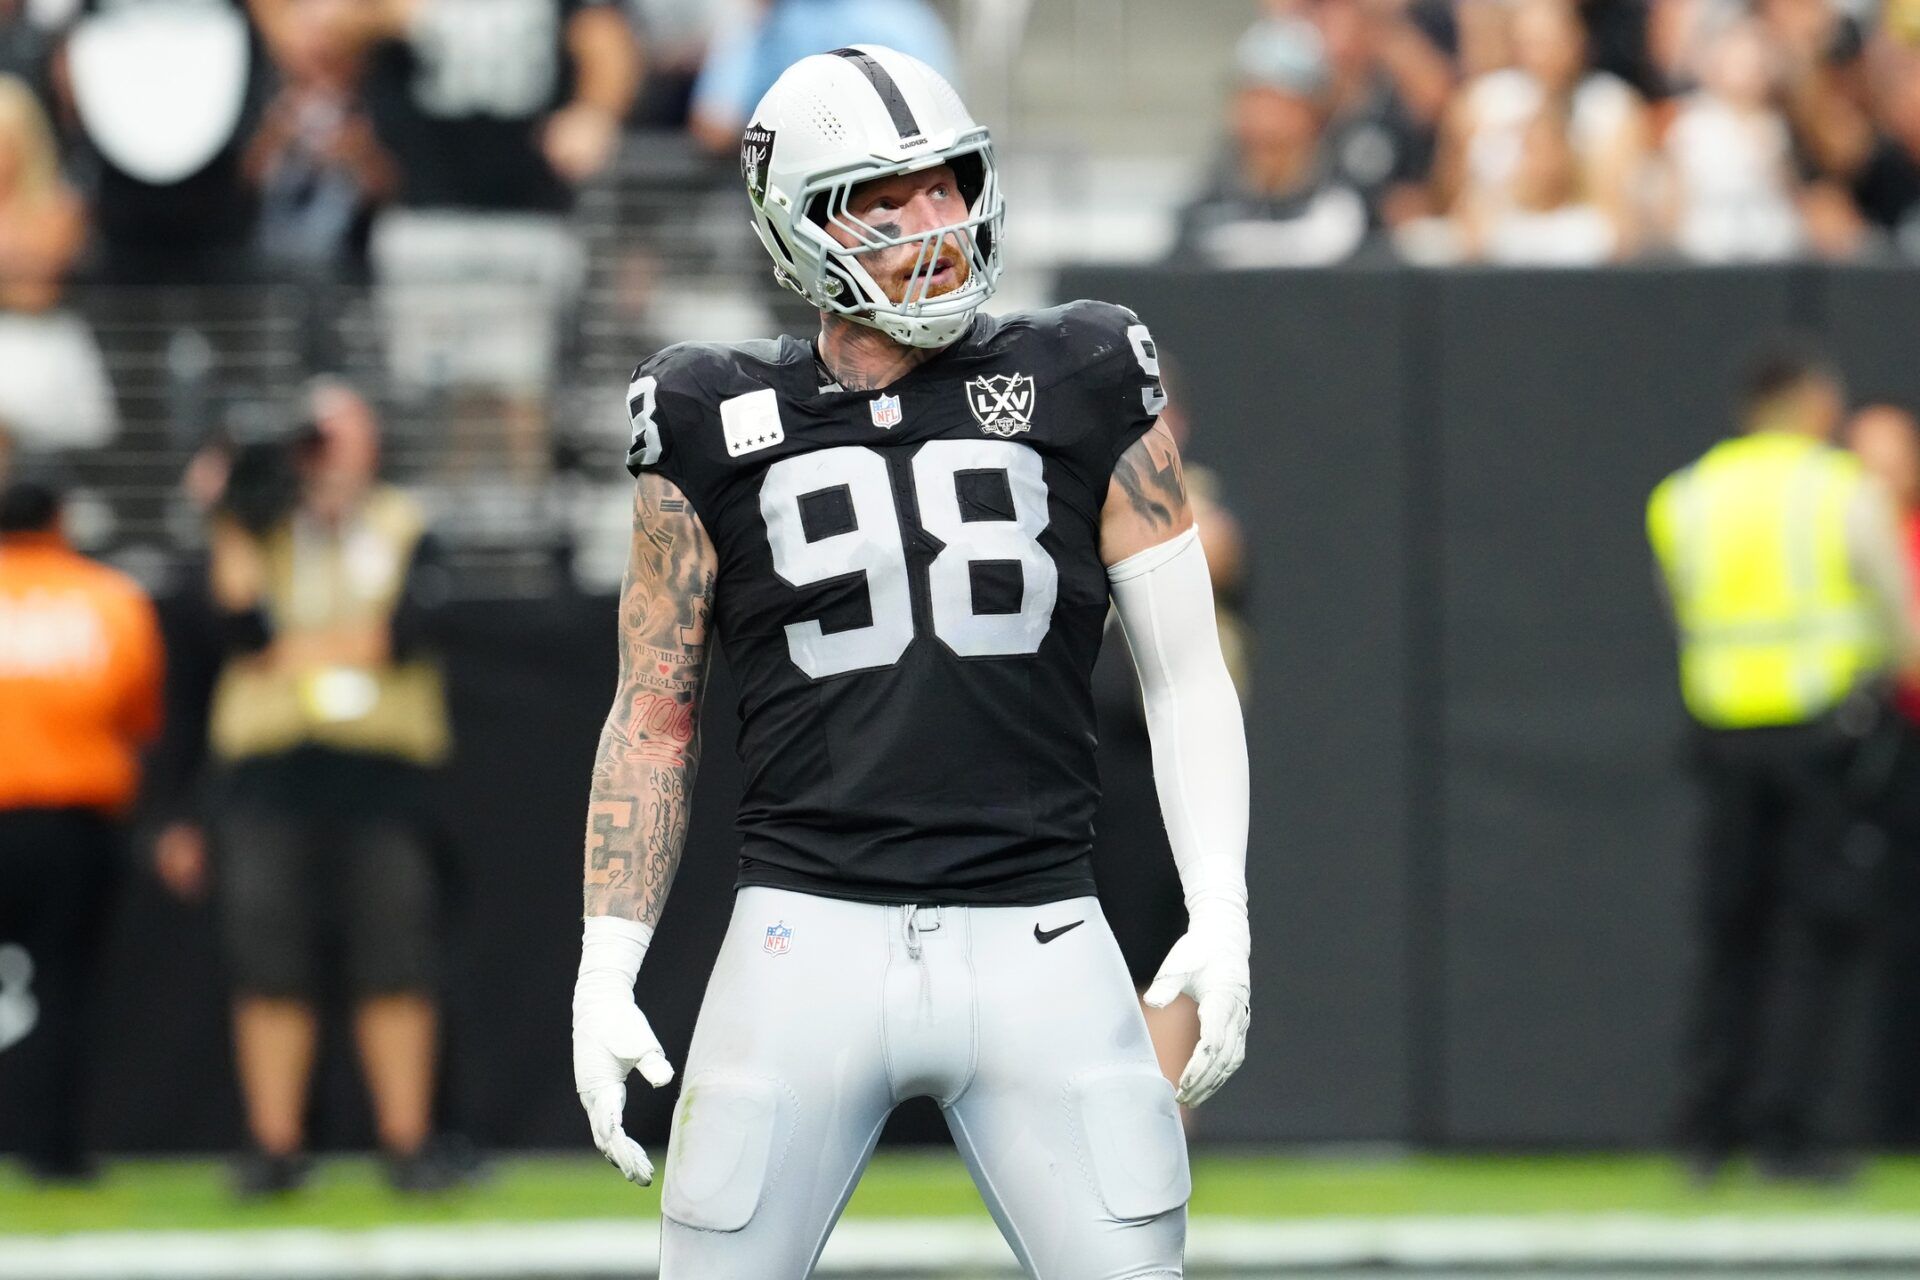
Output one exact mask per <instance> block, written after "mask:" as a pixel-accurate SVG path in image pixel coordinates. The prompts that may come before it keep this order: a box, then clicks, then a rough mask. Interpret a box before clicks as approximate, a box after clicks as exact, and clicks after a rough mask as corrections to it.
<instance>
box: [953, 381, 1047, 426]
mask: <svg viewBox="0 0 1920 1280" xmlns="http://www.w3.org/2000/svg"><path fill="white" fill-rule="evenodd" d="M967 408H969V409H971V410H973V416H974V418H975V420H976V421H978V422H979V423H980V429H981V430H982V431H984V432H986V433H987V434H988V435H990V436H1002V437H1012V436H1017V435H1019V434H1020V433H1021V432H1022V431H1030V430H1032V429H1033V378H1032V376H1031V375H1029V374H1024V373H995V374H988V375H987V376H986V377H983V378H974V379H973V380H971V381H970V382H968V383H967Z"/></svg>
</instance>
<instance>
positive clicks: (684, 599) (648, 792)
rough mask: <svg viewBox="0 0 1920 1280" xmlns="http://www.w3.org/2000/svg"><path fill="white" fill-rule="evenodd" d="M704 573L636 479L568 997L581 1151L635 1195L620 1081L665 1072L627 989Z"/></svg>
mask: <svg viewBox="0 0 1920 1280" xmlns="http://www.w3.org/2000/svg"><path fill="white" fill-rule="evenodd" d="M714 570H715V559H714V552H713V543H712V542H710V541H709V540H708V538H707V531H706V530H705V529H703V528H702V527H701V526H700V518H699V517H698V516H696V515H695V514H694V513H693V508H692V507H691V506H689V505H688V503H687V500H686V497H685V496H684V495H683V494H682V493H681V492H680V491H679V490H678V489H676V488H675V487H674V486H673V485H672V484H671V483H669V482H668V481H667V480H665V479H664V478H662V477H661V476H659V475H656V474H652V473H648V474H645V475H642V476H641V477H640V480H639V488H638V489H637V490H636V491H635V494H634V500H633V548H632V551H631V552H630V553H629V555H628V559H627V579H626V582H625V584H624V585H623V586H622V587H621V590H620V687H619V689H618V690H617V691H616V692H615V694H614V698H613V709H612V710H611V711H609V712H608V713H607V723H606V727H605V728H603V729H602V730H601V731H600V754H599V756H598V757H597V758H596V759H595V761H594V765H593V796H592V800H591V801H590V803H589V805H588V809H587V868H586V917H587V919H586V925H585V928H584V932H583V935H582V938H581V945H580V974H579V977H578V978H577V979H576V980H575V982H574V988H573V1083H574V1088H575V1089H576V1090H578V1091H579V1094H580V1105H581V1106H582V1107H584V1108H585V1109H586V1112H587V1122H588V1125H589V1127H590V1128H591V1129H592V1130H593V1143H594V1145H595V1146H597V1147H599V1148H600V1153H601V1154H602V1155H604V1156H606V1158H607V1160H608V1161H609V1162H610V1163H612V1165H613V1166H614V1167H615V1168H616V1169H618V1170H620V1172H621V1173H622V1174H624V1175H625V1176H626V1178H627V1180H628V1181H630V1182H635V1183H638V1184H640V1185H641V1186H645V1185H646V1184H647V1183H649V1182H651V1181H653V1162H652V1161H651V1160H649V1159H647V1153H646V1152H645V1151H643V1150H642V1149H641V1147H640V1144H639V1143H637V1142H635V1141H634V1140H633V1139H632V1138H630V1137H628V1136H627V1133H626V1130H625V1129H624V1128H623V1127H622V1119H621V1117H622V1113H623V1112H624V1110H625V1108H626V1104H627V1076H628V1074H629V1073H630V1072H632V1071H634V1070H635V1069H636V1068H637V1069H638V1070H639V1072H640V1075H641V1077H642V1078H643V1079H644V1080H646V1082H647V1083H648V1084H650V1085H652V1086H654V1087H655V1088H656V1089H657V1088H659V1087H660V1086H661V1085H663V1084H666V1083H667V1082H668V1081H669V1080H671V1079H673V1064H672V1063H670V1062H668V1061H667V1055H666V1051H665V1050H664V1049H662V1048H661V1047H660V1041H659V1040H658V1038H656V1037H655V1036H654V1034H653V1028H652V1027H651V1026H649V1025H648V1023H647V1018H646V1015H645V1014H643V1013H641V1012H640V1006H639V1005H638V1004H636V1003H634V998H633V984H634V981H635V979H636V978H637V977H638V976H639V973H640V964H641V961H643V960H645V959H646V955H647V947H648V944H650V943H651V942H652V941H653V926H654V925H655V924H656V923H657V922H658V921H659V919H660V909H661V908H662V907H664V906H665V905H666V901H667V890H668V889H670V888H672V887H673V873H674V872H675V871H676V870H678V869H679V867H680V850H681V848H682V847H683V846H684V845H685V844H686V839H687V817H688V803H689V801H690V799H691V798H692V796H693V770H694V764H695V762H696V760H697V758H698V755H699V725H700V691H701V686H702V685H703V684H704V682H705V679H706V673H707V639H708V634H709V632H708V618H709V615H710V612H711V609H712V605H713V578H714Z"/></svg>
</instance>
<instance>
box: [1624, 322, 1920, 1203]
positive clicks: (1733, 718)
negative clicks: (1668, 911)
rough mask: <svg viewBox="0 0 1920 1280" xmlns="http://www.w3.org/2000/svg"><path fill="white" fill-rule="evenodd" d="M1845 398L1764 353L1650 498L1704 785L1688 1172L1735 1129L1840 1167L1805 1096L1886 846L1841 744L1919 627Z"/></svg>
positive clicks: (1806, 1166) (1808, 368)
mask: <svg viewBox="0 0 1920 1280" xmlns="http://www.w3.org/2000/svg"><path fill="white" fill-rule="evenodd" d="M1843 410H1844V400H1843V392H1842V389H1841V384H1840V381H1839V379H1838V378H1837V377H1836V376H1835V375H1834V374H1833V373H1832V372H1831V371H1830V370H1829V369H1828V368H1827V366H1825V365H1824V364H1823V363H1821V362H1820V361H1819V360H1817V359H1815V358H1813V357H1811V356H1808V355H1806V354H1802V353H1796V352H1790V351H1784V350H1783V351H1780V352H1776V353H1774V354H1771V355H1768V356H1766V357H1764V358H1763V359H1762V360H1761V361H1759V363H1757V364H1756V365H1755V367H1754V369H1753V371H1752V373H1751V375H1750V377H1749V380H1748V383H1747V387H1746V391H1745V397H1744V403H1743V405H1742V414H1741V418H1742V421H1741V426H1742V431H1741V433H1740V434H1739V435H1737V436H1735V437H1734V438H1732V439H1729V440H1725V441H1722V442H1721V443H1720V444H1717V445H1715V446H1714V447H1713V448H1712V449H1710V450H1708V451H1707V453H1706V454H1705V455H1704V456H1702V457H1701V458H1700V459H1699V460H1698V461H1696V462H1694V463H1693V464H1692V465H1691V466H1688V467H1684V468H1682V469H1681V470H1679V471H1677V472H1675V473H1674V474H1673V475H1671V476H1669V477H1667V478H1666V479H1665V480H1664V481H1662V482H1661V484H1660V486H1659V487H1658V488H1657V489H1655V490H1654V493H1653V497H1652V499H1651V501H1650V502H1649V503H1648V507H1647V532H1648V536H1649V538H1650V540H1651V542H1652V544H1653V550H1654V553H1655V555H1656V556H1657V558H1658V560H1659V564H1660V568H1661V571H1662V578H1663V581H1664V583H1665V587H1666V591H1667V596H1668V602H1669V604H1670V606H1671V608H1672V614H1673V619H1674V623H1675V626H1676V629H1677V631H1678V633H1679V640H1680V687H1681V693H1682V696H1683V698H1684V700H1685V702H1686V707H1687V710H1688V712H1689V713H1690V714H1691V716H1692V718H1693V720H1694V721H1695V723H1696V725H1697V738H1698V752H1697V759H1698V762H1699V766H1700V774H1701V779H1702V782H1703V784H1704V787H1705V792H1706V828H1705V833H1704V835H1705V838H1704V841H1703V850H1702V852H1703V855H1704V857H1703V865H1702V868H1701V899H1700V925H1701V928H1702V929H1703V933H1704V938H1703V941H1704V953H1705V954H1704V967H1703V970H1702V973H1701V977H1700V982H1699V987H1698V989H1697V991H1696V993H1695V997H1694V1005H1693V1010H1692V1020H1691V1026H1690V1028H1689V1033H1688V1042H1687V1046H1686V1052H1685V1062H1684V1081H1683V1090H1684V1093H1683V1097H1682V1103H1681V1114H1680V1132H1679V1137H1680V1140H1681V1142H1682V1145H1683V1148H1684V1150H1685V1152H1686V1155H1687V1157H1688V1159H1689V1161H1690V1162H1691V1164H1692V1166H1693V1169H1694V1172H1695V1174H1696V1175H1697V1176H1699V1177H1701V1178H1703V1179H1704V1178H1710V1177H1712V1176H1713V1175H1715V1174H1717V1173H1718V1172H1719V1170H1720V1169H1721V1167H1722V1166H1723V1165H1724V1163H1725V1162H1726V1160H1727V1159H1728V1158H1729V1157H1730V1156H1731V1155H1733V1154H1734V1153H1735V1152H1736V1151H1739V1150H1742V1149H1751V1150H1752V1151H1753V1152H1754V1153H1755V1155H1756V1156H1757V1158H1758V1159H1759V1162H1760V1168H1761V1170H1762V1172H1763V1173H1764V1174H1766V1175H1768V1176H1772V1177H1778V1178H1783V1179H1794V1180H1803V1179H1804V1180H1817V1181H1829V1180H1833V1179H1836V1178H1839V1177H1843V1176H1844V1175H1845V1173H1846V1172H1847V1167H1848V1166H1847V1162H1846V1161H1845V1160H1844V1158H1842V1156H1841V1155H1840V1153H1838V1152H1837V1151H1836V1150H1834V1149H1833V1148H1831V1147H1830V1146H1829V1145H1828V1144H1827V1142H1826V1141H1825V1139H1824V1138H1823V1135H1821V1134H1820V1133H1819V1132H1818V1130H1817V1126H1816V1113H1817V1111H1818V1108H1819V1104H1820V1102H1821V1100H1822V1094H1823V1092H1824V1088H1825V1085H1826V1083H1827V1075H1828V1071H1829V1057H1830V1050H1831V1046H1832V1043H1833V1041H1834V1039H1835V1035H1834V1032H1835V1024H1834V1018H1835V1014H1836V1012H1837V1009H1838V1005H1839V999H1838V997H1839V995H1840V989H1841V986H1842V983H1843V980H1844V979H1845V977H1846V976H1847V973H1848V971H1849V968H1850V965H1851V963H1852V962H1853V961H1854V960H1855V959H1856V958H1857V956H1858V954H1859V950H1860V943H1861V941H1862V938H1863V934H1864V932H1865V921H1866V916H1867V910H1868V907H1869V904H1870V902H1871V899H1872V895H1873V893H1874V883H1875V873H1876V871H1877V867H1878V863H1879V862H1880V860H1881V859H1880V855H1881V850H1882V848H1883V844H1882V842H1881V841H1880V840H1879V838H1878V835H1877V833H1876V832H1875V831H1874V830H1873V829H1872V828H1871V827H1870V826H1868V825H1867V824H1866V823H1865V822H1864V821H1863V820H1862V813H1863V805H1862V798H1861V797H1860V796H1859V795H1857V794H1856V793H1855V792H1856V786H1855V784H1854V782H1853V773H1854V763H1855V760H1854V757H1855V754H1856V753H1855V751H1854V745H1855V742H1856V740H1857V733H1858V728H1857V725H1859V724H1863V723H1864V722H1867V721H1870V720H1871V719H1872V716H1873V714H1874V713H1873V712H1872V711H1871V710H1864V711H1863V709H1864V708H1870V707H1872V706H1873V704H1874V702H1875V700H1877V698H1878V697H1879V690H1880V688H1881V687H1882V686H1883V685H1884V682H1885V679H1886V677H1887V676H1888V675H1889V674H1890V673H1891V672H1892V671H1893V670H1894V669H1895V668H1898V667H1904V666H1907V665H1909V664H1911V663H1912V661H1913V659H1914V654H1915V651H1916V648H1915V633H1914V624H1913V615H1912V608H1911V604H1912V598H1913V593H1912V587H1911V585H1910V583H1909V579H1908V573H1907V569H1906V565H1905V561H1904V558H1903V555H1902V550H1901V544H1900V539H1899V534H1898V531H1897V528H1896V524H1895V519H1894V512H1893V506H1892V502H1891V500H1890V498H1889V497H1888V495H1887V494H1886V492H1885V490H1884V489H1883V488H1882V487H1881V485H1880V484H1879V483H1878V482H1877V481H1876V480H1874V479H1872V478H1871V477H1869V476H1868V475H1867V473H1866V472H1865V470H1864V469H1863V468H1862V467H1861V465H1860V464H1859V462H1858V461H1857V460H1856V459H1855V458H1854V457H1853V456H1852V455H1850V454H1848V453H1846V452H1844V451H1843V450H1841V449H1838V448H1836V447H1835V446H1834V445H1833V444H1832V443H1830V441H1831V439H1832V437H1833V434H1834V432H1835V430H1836V428H1837V427H1838V425H1839V421H1840V416H1841V414H1842V412H1843Z"/></svg>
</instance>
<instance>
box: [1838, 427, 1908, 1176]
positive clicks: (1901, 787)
mask: <svg viewBox="0 0 1920 1280" xmlns="http://www.w3.org/2000/svg"><path fill="white" fill-rule="evenodd" d="M1847 443H1848V445H1849V447H1851V448H1852V449H1853V451H1854V453H1855V454H1856V455H1857V456H1858V457H1859V459H1860V461H1861V463H1862V464H1863V465H1864V466H1865V467H1866V468H1867V470H1868V471H1869V472H1871V473H1873V475H1875V476H1877V477H1878V478H1879V480H1880V482H1881V483H1882V484H1883V485H1885V486H1886V489H1887V492H1888V493H1890V494H1891V495H1892V496H1893V500H1894V505H1895V507H1897V508H1898V510H1899V513H1900V524H1901V540H1902V543H1903V544H1904V546H1905V549H1906V555H1907V569H1908V572H1909V575H1910V576H1912V577H1914V578H1915V579H1916V580H1920V421H1916V420H1915V418H1914V415H1913V414H1912V413H1910V412H1908V411H1907V410H1906V409H1904V408H1902V407H1901V406H1899V405H1895V404H1886V403H1881V404H1869V405H1867V406H1865V407H1864V408H1862V409H1860V410H1859V411H1858V412H1856V413H1855V414H1854V415H1853V417H1852V418H1851V419H1850V420H1849V422H1848V424H1847ZM1895 707H1896V709H1897V711H1898V718H1897V720H1895V721H1894V722H1893V723H1892V726H1891V727H1892V728H1894V729H1895V730H1897V737H1896V738H1895V740H1894V746H1893V750H1892V751H1891V752H1889V753H1887V755H1886V756H1885V757H1884V761H1885V762H1884V765H1883V772H1882V773H1881V775H1880V776H1878V777H1876V778H1874V779H1873V781H1874V782H1876V783H1877V784H1878V788H1879V791H1880V794H1881V796H1882V798H1883V804H1884V812H1883V813H1882V821H1883V823H1884V826H1885V829H1886V836H1887V841H1888V849H1887V877H1886V885H1885V890H1886V892H1885V900H1884V905H1883V907H1882V911H1881V913H1880V921H1879V925H1880V931H1881V935H1882V939H1883V946H1884V951H1885V957H1884V962H1885V963H1884V971H1883V972H1884V985H1883V988H1882V991H1881V992H1880V993H1879V994H1880V995H1881V997H1882V1003H1881V1007H1882V1008H1883V1010H1884V1012H1885V1016H1884V1018H1883V1020H1882V1026H1881V1027H1880V1036H1879V1039H1880V1054H1879V1057H1880V1070H1879V1072H1878V1073H1876V1074H1877V1079H1876V1083H1877V1084H1878V1085H1879V1088H1880V1093H1881V1108H1880V1110H1881V1115H1880V1121H1881V1124H1882V1126H1883V1132H1884V1133H1885V1134H1886V1136H1887V1138H1888V1139H1889V1140H1890V1141H1891V1142H1893V1143H1894V1144H1896V1145H1898V1146H1901V1147H1907V1148H1911V1147H1912V1146H1914V1145H1915V1144H1916V1143H1920V1091H1916V1090H1915V1089H1914V1087H1913V1083H1914V1081H1915V1080H1920V1004H1917V1002H1916V1001H1915V999H1914V997H1915V995H1916V993H1920V681H1916V680H1914V679H1911V678H1908V679H1905V680H1902V681H1901V682H1900V685H1899V687H1898V689H1897V691H1896V694H1895Z"/></svg>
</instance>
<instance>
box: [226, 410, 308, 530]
mask: <svg viewBox="0 0 1920 1280" xmlns="http://www.w3.org/2000/svg"><path fill="white" fill-rule="evenodd" d="M320 443H321V434H320V428H319V426H318V425H317V424H316V423H314V422H312V421H311V420H309V421H304V422H301V423H299V424H297V425H295V426H294V427H292V428H291V429H289V428H286V427H273V428H259V427H251V428H230V429H229V430H228V432H227V454H228V457H229V459H230V461H229V463H228V469H227V487H226V491H225V492H224V493H223V494H222V495H221V498H220V502H219V504H218V506H217V507H216V510H218V511H219V512H220V513H222V514H223V515H227V516H231V517H232V518H233V520H234V521H235V523H237V524H238V525H239V526H240V527H241V528H242V529H245V530H246V531H247V532H248V533H250V534H252V535H253V536H254V537H256V538H263V537H265V536H266V535H267V534H268V533H270V532H272V531H273V529H274V528H275V527H276V526H278V525H280V524H281V523H283V522H284V521H285V520H286V519H287V518H288V517H289V516H291V515H292V514H293V511H294V508H295V507H297V506H298V505H299V503H300V487H301V483H302V481H301V466H302V463H303V462H305V461H306V460H307V459H308V458H310V457H312V455H313V453H314V452H315V451H316V450H317V449H318V448H319V447H320Z"/></svg>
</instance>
